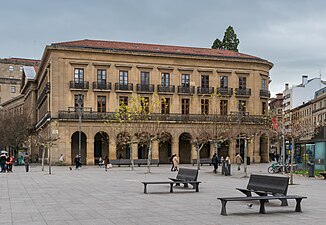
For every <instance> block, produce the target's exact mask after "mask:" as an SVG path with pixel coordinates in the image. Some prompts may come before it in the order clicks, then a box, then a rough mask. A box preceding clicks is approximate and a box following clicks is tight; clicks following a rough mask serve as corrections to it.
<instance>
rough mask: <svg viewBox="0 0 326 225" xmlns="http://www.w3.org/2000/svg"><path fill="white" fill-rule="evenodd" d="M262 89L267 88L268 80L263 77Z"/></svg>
mask: <svg viewBox="0 0 326 225" xmlns="http://www.w3.org/2000/svg"><path fill="white" fill-rule="evenodd" d="M261 89H262V90H267V81H266V79H262V81H261Z"/></svg>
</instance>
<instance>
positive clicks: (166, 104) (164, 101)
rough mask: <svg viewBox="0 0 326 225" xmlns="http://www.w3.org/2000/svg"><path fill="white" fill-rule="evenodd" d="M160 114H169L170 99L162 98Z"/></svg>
mask: <svg viewBox="0 0 326 225" xmlns="http://www.w3.org/2000/svg"><path fill="white" fill-rule="evenodd" d="M162 114H170V99H169V98H163V99H162Z"/></svg>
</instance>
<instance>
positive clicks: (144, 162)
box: [134, 159, 160, 167]
mask: <svg viewBox="0 0 326 225" xmlns="http://www.w3.org/2000/svg"><path fill="white" fill-rule="evenodd" d="M134 164H135V165H138V166H139V167H140V166H141V165H146V166H147V159H135V160H134ZM154 164H156V166H159V165H160V164H159V161H158V159H152V160H151V165H154Z"/></svg>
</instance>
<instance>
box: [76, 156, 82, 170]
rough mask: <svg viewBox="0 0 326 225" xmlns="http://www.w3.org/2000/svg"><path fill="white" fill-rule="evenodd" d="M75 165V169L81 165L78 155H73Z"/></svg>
mask: <svg viewBox="0 0 326 225" xmlns="http://www.w3.org/2000/svg"><path fill="white" fill-rule="evenodd" d="M75 165H76V168H75V169H78V168H79V167H80V166H81V162H80V157H79V155H76V157H75Z"/></svg>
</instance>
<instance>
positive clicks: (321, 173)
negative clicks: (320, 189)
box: [319, 171, 326, 180]
mask: <svg viewBox="0 0 326 225" xmlns="http://www.w3.org/2000/svg"><path fill="white" fill-rule="evenodd" d="M319 174H320V175H322V176H323V177H324V180H326V172H325V171H324V172H320V173H319Z"/></svg>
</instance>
